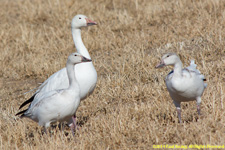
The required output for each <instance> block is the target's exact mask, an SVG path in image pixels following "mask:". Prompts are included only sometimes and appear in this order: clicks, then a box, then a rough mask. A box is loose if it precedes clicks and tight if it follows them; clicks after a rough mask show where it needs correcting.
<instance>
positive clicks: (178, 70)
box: [173, 60, 182, 77]
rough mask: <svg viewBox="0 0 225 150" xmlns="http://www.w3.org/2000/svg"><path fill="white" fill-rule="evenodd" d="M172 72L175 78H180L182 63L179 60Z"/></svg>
mask: <svg viewBox="0 0 225 150" xmlns="http://www.w3.org/2000/svg"><path fill="white" fill-rule="evenodd" d="M173 71H174V76H175V77H181V76H182V62H181V61H180V60H179V61H178V62H177V63H175V65H174V69H173Z"/></svg>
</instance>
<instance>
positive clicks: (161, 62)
mask: <svg viewBox="0 0 225 150" xmlns="http://www.w3.org/2000/svg"><path fill="white" fill-rule="evenodd" d="M164 66H165V63H164V62H163V60H161V61H160V63H159V64H157V65H156V66H155V68H161V67H164Z"/></svg>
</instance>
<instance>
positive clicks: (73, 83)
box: [66, 63, 77, 89]
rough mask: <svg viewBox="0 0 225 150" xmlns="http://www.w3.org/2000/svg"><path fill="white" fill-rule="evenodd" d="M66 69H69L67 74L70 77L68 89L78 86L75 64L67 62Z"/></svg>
mask: <svg viewBox="0 0 225 150" xmlns="http://www.w3.org/2000/svg"><path fill="white" fill-rule="evenodd" d="M66 70H67V75H68V78H69V87H68V89H73V88H74V87H76V86H77V80H76V77H75V72H74V65H73V64H70V63H66Z"/></svg>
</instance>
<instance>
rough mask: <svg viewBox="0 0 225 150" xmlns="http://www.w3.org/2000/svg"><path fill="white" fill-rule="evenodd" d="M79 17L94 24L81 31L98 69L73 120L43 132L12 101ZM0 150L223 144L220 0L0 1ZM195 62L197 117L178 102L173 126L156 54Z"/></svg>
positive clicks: (60, 56)
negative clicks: (202, 80) (199, 80)
mask: <svg viewBox="0 0 225 150" xmlns="http://www.w3.org/2000/svg"><path fill="white" fill-rule="evenodd" d="M78 13H79V14H85V15H86V16H88V17H89V18H91V19H93V20H95V21H97V22H98V26H93V27H89V28H88V29H84V30H83V31H82V37H83V40H84V43H85V45H86V47H87V48H88V50H89V52H90V54H91V56H92V59H93V63H94V65H95V68H96V70H97V72H98V83H97V87H96V89H95V92H94V93H93V94H92V95H91V96H90V97H88V98H87V99H86V100H85V101H82V102H81V105H80V107H79V109H78V112H77V116H78V122H79V123H80V124H81V125H82V128H81V130H79V131H78V132H77V133H76V136H75V139H74V138H73V137H72V135H71V133H70V130H69V129H68V128H66V129H65V130H64V132H62V131H61V130H59V129H58V128H54V127H52V128H51V129H50V130H51V134H50V135H42V134H41V132H42V128H41V127H39V126H38V125H37V123H35V122H33V121H31V120H28V119H22V120H21V119H19V118H18V117H15V116H14V115H15V113H16V112H18V107H19V105H20V104H21V103H22V102H23V101H24V100H26V99H27V98H29V97H30V96H31V94H32V93H29V94H26V95H23V93H25V92H27V91H29V90H30V89H33V88H35V87H37V86H38V85H39V84H38V83H39V82H43V81H44V80H45V79H47V78H48V77H49V76H50V75H51V74H53V73H54V72H56V71H57V70H59V69H61V68H62V67H64V66H65V63H66V59H67V57H68V55H69V54H70V53H71V52H75V51H76V50H75V48H74V43H73V40H72V35H71V29H70V22H71V19H72V18H73V16H74V15H76V14H78ZM0 29H1V30H0V51H1V53H0V62H1V70H0V77H1V78H0V85H1V88H0V149H7V150H8V149H23V150H26V149H49V150H50V149H54V150H55V149H94V150H97V149H153V147H152V146H153V145H154V144H157V145H161V144H170V145H171V144H177V145H189V144H199V145H206V144H211V145H222V144H224V143H225V108H224V107H225V101H224V99H225V98H224V97H225V50H224V49H225V1H222V0H204V1H199V0H194V1H191V0H183V1H179V0H171V1H165V0H151V1H150V0H132V1H125V0H122V1H121V0H106V1H104V0H98V1H94V0H82V1H78V0H77V1H76V0H70V1H61V0H58V1H53V0H49V1H45V0H42V1H38V0H36V1H27V0H14V1H12V0H9V1H7V0H5V1H0ZM166 52H176V53H178V54H179V55H180V56H181V58H182V61H183V63H184V66H187V65H188V64H189V62H190V59H195V61H196V64H197V65H198V69H199V70H200V71H201V72H202V73H203V74H204V75H205V76H206V78H207V82H208V87H207V89H206V90H205V92H204V94H203V96H202V105H201V106H202V114H203V115H202V117H200V118H198V115H197V112H196V103H195V102H189V103H182V119H183V120H184V123H183V124H179V123H178V119H177V116H176V110H175V106H174V105H173V103H172V100H171V98H170V97H169V94H168V92H167V90H166V86H165V83H164V78H165V76H166V75H167V73H168V72H169V71H170V70H171V69H172V68H170V67H167V68H164V69H160V70H156V69H155V68H154V66H155V65H156V64H157V63H158V62H159V60H160V58H161V56H162V54H163V53H166Z"/></svg>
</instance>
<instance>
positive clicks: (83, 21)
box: [71, 15, 97, 29]
mask: <svg viewBox="0 0 225 150" xmlns="http://www.w3.org/2000/svg"><path fill="white" fill-rule="evenodd" d="M91 25H97V23H96V22H94V21H92V20H90V19H88V17H86V16H84V15H76V16H75V17H73V19H72V23H71V27H72V28H76V29H80V28H81V27H87V26H91Z"/></svg>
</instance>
